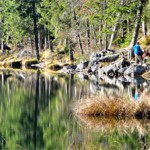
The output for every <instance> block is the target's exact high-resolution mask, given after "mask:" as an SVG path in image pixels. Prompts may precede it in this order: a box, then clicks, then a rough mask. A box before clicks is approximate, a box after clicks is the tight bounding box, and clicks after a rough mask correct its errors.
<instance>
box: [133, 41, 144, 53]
mask: <svg viewBox="0 0 150 150" xmlns="http://www.w3.org/2000/svg"><path fill="white" fill-rule="evenodd" d="M133 51H134V54H136V55H141V53H142V50H141V48H140V45H138V44H136V45H134V47H133Z"/></svg>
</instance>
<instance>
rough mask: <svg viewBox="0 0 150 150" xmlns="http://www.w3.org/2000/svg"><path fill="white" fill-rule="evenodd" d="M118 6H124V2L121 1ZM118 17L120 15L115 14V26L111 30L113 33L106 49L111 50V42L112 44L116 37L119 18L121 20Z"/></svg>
mask: <svg viewBox="0 0 150 150" xmlns="http://www.w3.org/2000/svg"><path fill="white" fill-rule="evenodd" d="M120 5H121V6H123V5H124V0H121V1H120ZM120 16H121V14H120V13H118V14H117V21H116V24H115V25H114V27H113V30H112V32H113V33H112V34H111V38H110V42H109V46H108V49H111V45H112V42H113V40H114V39H115V36H116V34H117V31H118V27H119V23H120V18H121V17H120Z"/></svg>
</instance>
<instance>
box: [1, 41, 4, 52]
mask: <svg viewBox="0 0 150 150" xmlns="http://www.w3.org/2000/svg"><path fill="white" fill-rule="evenodd" d="M1 50H2V53H4V41H3V39H1Z"/></svg>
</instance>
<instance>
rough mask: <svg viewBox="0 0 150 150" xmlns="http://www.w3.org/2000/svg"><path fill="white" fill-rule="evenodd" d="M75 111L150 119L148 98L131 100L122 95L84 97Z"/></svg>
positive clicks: (106, 115)
mask: <svg viewBox="0 0 150 150" xmlns="http://www.w3.org/2000/svg"><path fill="white" fill-rule="evenodd" d="M75 113H76V114H77V115H82V116H104V117H115V118H134V117H135V118H147V119H150V104H149V101H148V99H147V100H138V101H131V100H127V99H125V98H123V97H122V98H120V97H106V96H93V97H89V98H86V99H82V100H81V102H80V103H78V104H77V105H76V108H75Z"/></svg>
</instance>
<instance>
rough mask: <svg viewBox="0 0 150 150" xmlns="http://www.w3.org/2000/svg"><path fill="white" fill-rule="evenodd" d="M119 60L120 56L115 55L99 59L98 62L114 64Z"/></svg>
mask: <svg viewBox="0 0 150 150" xmlns="http://www.w3.org/2000/svg"><path fill="white" fill-rule="evenodd" d="M118 58H119V54H114V55H110V56H104V57H102V58H99V59H98V62H112V61H115V60H117V59H118Z"/></svg>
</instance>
